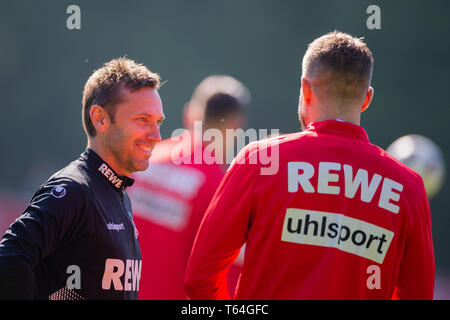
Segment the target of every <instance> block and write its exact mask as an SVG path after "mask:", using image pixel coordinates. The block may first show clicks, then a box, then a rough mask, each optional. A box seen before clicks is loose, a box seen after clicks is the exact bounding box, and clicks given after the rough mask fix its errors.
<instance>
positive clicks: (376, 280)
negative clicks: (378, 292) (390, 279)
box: [366, 264, 381, 290]
mask: <svg viewBox="0 0 450 320" xmlns="http://www.w3.org/2000/svg"><path fill="white" fill-rule="evenodd" d="M372 272H373V274H372V275H371V276H370V277H369V278H367V281H366V285H367V288H368V289H369V290H373V289H381V275H380V273H381V271H380V267H379V266H377V265H375V264H373V265H370V266H368V267H367V274H371V273H372Z"/></svg>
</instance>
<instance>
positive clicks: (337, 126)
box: [305, 120, 369, 142]
mask: <svg viewBox="0 0 450 320" xmlns="http://www.w3.org/2000/svg"><path fill="white" fill-rule="evenodd" d="M305 131H309V132H315V133H316V134H317V135H320V134H321V133H322V134H331V135H336V136H344V137H346V138H350V139H358V140H363V141H366V142H369V137H368V135H367V133H366V131H365V130H364V128H363V127H361V126H359V125H356V124H353V123H350V122H346V121H340V120H324V121H317V122H311V123H310V124H309V125H308V127H307V128H306V130H305Z"/></svg>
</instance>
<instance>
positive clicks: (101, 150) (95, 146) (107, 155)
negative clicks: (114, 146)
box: [87, 139, 130, 176]
mask: <svg viewBox="0 0 450 320" xmlns="http://www.w3.org/2000/svg"><path fill="white" fill-rule="evenodd" d="M87 146H88V147H89V148H90V149H92V150H94V151H95V153H97V154H98V155H99V157H100V158H102V160H103V161H105V162H106V163H107V164H108V165H109V166H110V167H111V168H112V169H113V170H114V171H115V172H116V173H117V174H118V175H119V176H129V175H130V173H129V172H124V171H123V170H122V169H121V168H120V166H119V165H118V163H117V160H116V158H115V157H114V155H113V154H112V153H111V152H110V151H109V150H108V149H107V148H105V147H104V145H103V144H101V143H99V141H97V139H88V144H87Z"/></svg>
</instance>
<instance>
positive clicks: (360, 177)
mask: <svg viewBox="0 0 450 320" xmlns="http://www.w3.org/2000/svg"><path fill="white" fill-rule="evenodd" d="M344 174H345V196H346V197H347V198H350V199H353V198H354V197H355V194H356V192H357V191H358V188H359V187H360V186H361V201H364V202H370V201H372V198H373V196H374V195H375V191H377V189H378V186H379V185H380V182H381V179H382V178H381V176H380V175H379V174H374V175H373V177H372V180H371V181H370V184H369V182H368V181H369V174H368V172H367V170H364V169H358V171H357V173H356V176H355V179H354V180H353V168H352V166H349V165H348V164H344Z"/></svg>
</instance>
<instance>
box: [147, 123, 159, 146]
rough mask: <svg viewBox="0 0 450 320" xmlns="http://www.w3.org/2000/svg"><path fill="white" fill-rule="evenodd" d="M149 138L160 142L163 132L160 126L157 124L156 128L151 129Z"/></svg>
mask: <svg viewBox="0 0 450 320" xmlns="http://www.w3.org/2000/svg"><path fill="white" fill-rule="evenodd" d="M147 138H148V139H149V140H152V141H155V142H160V141H161V132H160V131H159V126H155V127H154V128H152V129H151V130H150V131H149V133H148V135H147Z"/></svg>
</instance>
